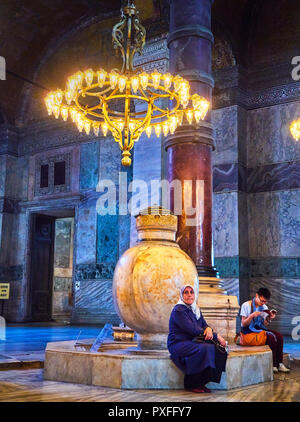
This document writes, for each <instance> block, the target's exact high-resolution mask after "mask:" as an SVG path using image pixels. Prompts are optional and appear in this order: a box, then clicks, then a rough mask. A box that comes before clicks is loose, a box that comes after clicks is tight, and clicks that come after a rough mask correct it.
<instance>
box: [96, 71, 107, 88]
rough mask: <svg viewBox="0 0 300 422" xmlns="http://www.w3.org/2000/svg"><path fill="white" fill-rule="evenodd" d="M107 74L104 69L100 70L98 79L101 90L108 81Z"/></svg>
mask: <svg viewBox="0 0 300 422" xmlns="http://www.w3.org/2000/svg"><path fill="white" fill-rule="evenodd" d="M106 76H107V72H106V71H105V70H103V69H100V70H98V72H97V78H98V85H99V87H100V88H102V87H103V85H104V83H105V80H106Z"/></svg>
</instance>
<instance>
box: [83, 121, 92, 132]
mask: <svg viewBox="0 0 300 422" xmlns="http://www.w3.org/2000/svg"><path fill="white" fill-rule="evenodd" d="M84 130H85V133H86V134H87V135H89V134H90V131H91V122H89V121H88V120H86V121H85V122H84Z"/></svg>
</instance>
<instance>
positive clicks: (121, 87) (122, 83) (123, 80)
mask: <svg viewBox="0 0 300 422" xmlns="http://www.w3.org/2000/svg"><path fill="white" fill-rule="evenodd" d="M126 82H127V78H126V76H120V78H119V82H118V84H119V90H120V92H123V91H124V89H125V87H126Z"/></svg>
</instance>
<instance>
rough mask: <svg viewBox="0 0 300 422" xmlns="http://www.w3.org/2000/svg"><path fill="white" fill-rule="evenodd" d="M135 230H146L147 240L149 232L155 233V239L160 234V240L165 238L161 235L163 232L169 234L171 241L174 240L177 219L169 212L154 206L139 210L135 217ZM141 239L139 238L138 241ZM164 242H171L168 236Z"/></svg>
mask: <svg viewBox="0 0 300 422" xmlns="http://www.w3.org/2000/svg"><path fill="white" fill-rule="evenodd" d="M136 229H137V231H138V232H144V231H145V230H146V231H147V232H148V235H147V238H148V239H150V238H151V237H149V231H153V232H156V234H155V237H157V234H158V232H160V233H161V236H159V237H161V238H162V239H163V238H164V237H165V236H163V235H162V234H163V232H169V233H170V232H171V233H172V240H173V239H174V240H175V234H176V232H177V217H176V215H174V214H173V213H172V212H171V211H170V210H168V209H166V208H163V207H160V206H158V205H154V206H151V207H148V208H145V209H143V210H141V211H140V212H139V214H138V215H136ZM171 233H170V234H171ZM139 237H140V236H139ZM142 238H143V236H142ZM142 238H141V237H140V239H142ZM166 240H171V239H170V237H169V236H168V235H167V238H166Z"/></svg>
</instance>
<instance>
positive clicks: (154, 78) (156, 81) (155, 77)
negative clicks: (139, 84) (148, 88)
mask: <svg viewBox="0 0 300 422" xmlns="http://www.w3.org/2000/svg"><path fill="white" fill-rule="evenodd" d="M151 77H152V82H153V86H154V89H158V87H159V84H160V78H161V73H159V72H158V71H157V70H155V71H154V72H153V73H152V74H151Z"/></svg>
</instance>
